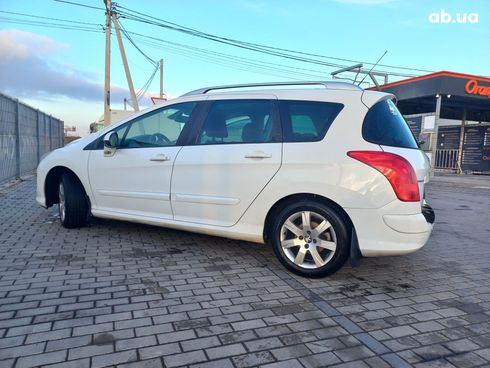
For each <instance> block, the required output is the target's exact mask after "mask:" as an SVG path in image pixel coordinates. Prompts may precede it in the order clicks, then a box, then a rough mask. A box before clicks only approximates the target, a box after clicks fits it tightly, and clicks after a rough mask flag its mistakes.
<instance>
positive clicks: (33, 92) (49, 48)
mask: <svg viewBox="0 0 490 368" xmlns="http://www.w3.org/2000/svg"><path fill="white" fill-rule="evenodd" d="M68 47H69V46H68V45H66V44H63V43H60V42H58V41H56V40H53V39H51V38H48V37H46V36H42V35H38V34H35V33H31V32H24V31H20V30H17V29H7V30H0V55H2V57H1V58H0V88H1V89H2V91H3V92H6V93H7V94H10V95H12V96H14V97H18V98H26V97H27V98H30V99H36V98H37V99H40V100H52V99H56V98H59V97H67V98H72V99H79V100H83V101H100V100H102V96H103V86H102V83H99V81H95V80H93V79H92V78H91V77H93V76H94V75H95V74H94V73H91V72H87V71H83V70H79V69H77V68H75V67H73V66H69V65H66V64H60V63H58V62H56V61H55V60H54V56H55V55H56V53H57V52H59V51H60V50H63V49H67V48H68ZM128 95H129V93H128V91H127V89H125V88H122V87H118V86H112V88H111V96H112V97H113V99H114V100H115V101H122V99H123V98H124V97H126V96H128Z"/></svg>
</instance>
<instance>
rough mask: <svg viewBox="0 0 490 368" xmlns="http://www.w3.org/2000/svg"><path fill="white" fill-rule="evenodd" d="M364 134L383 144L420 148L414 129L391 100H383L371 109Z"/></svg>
mask: <svg viewBox="0 0 490 368" xmlns="http://www.w3.org/2000/svg"><path fill="white" fill-rule="evenodd" d="M362 136H363V137H364V139H365V140H366V141H368V142H371V143H375V144H379V145H382V146H394V147H403V148H418V145H417V142H416V141H415V138H414V137H413V134H412V131H411V130H410V128H409V127H408V124H407V123H406V121H405V119H404V118H403V116H402V114H401V113H400V111H398V109H397V108H396V106H395V104H394V103H393V101H391V100H383V101H380V102H378V103H377V104H375V105H374V106H373V107H371V108H370V109H369V111H368V112H367V114H366V117H365V118H364V123H363V125H362Z"/></svg>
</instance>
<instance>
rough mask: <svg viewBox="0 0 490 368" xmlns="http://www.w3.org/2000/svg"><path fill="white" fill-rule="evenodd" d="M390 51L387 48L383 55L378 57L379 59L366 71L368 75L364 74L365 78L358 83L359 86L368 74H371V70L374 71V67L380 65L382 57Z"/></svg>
mask: <svg viewBox="0 0 490 368" xmlns="http://www.w3.org/2000/svg"><path fill="white" fill-rule="evenodd" d="M387 53H388V50H386V51H385V52H384V53H383V55H381V57H380V58H379V59H378V61H377V62H376V63H375V64H374V65H373V67H372V68H371V69H370V70H369V71H368V72H367V73H366V75H365V76H364V78H362V79H361V81H360V82H359V83H358V84H357V85H358V86H360V85H361V83H362V82H364V79H366V77H367V76H368V75H370V74H371V72H372V71H373V69H374V68H375V67H376V65H378V63H379V62H380V61H381V59H382V58H383V57H384V56H385V55H386V54H387Z"/></svg>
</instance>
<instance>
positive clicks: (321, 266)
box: [271, 200, 350, 277]
mask: <svg viewBox="0 0 490 368" xmlns="http://www.w3.org/2000/svg"><path fill="white" fill-rule="evenodd" d="M271 243H272V248H273V250H274V253H275V254H276V256H277V258H278V259H279V261H281V263H282V264H283V265H284V266H285V267H286V268H287V269H288V270H290V271H292V272H294V273H296V274H298V275H301V276H306V277H324V276H328V275H331V274H333V273H334V272H336V271H337V270H338V269H339V268H341V267H342V266H343V265H344V263H345V262H346V261H347V258H348V257H349V249H350V247H349V243H350V225H349V224H348V222H347V221H346V220H345V219H344V218H343V216H342V215H341V214H340V213H339V212H338V210H336V209H335V208H334V207H331V206H328V205H327V204H324V203H319V202H315V201H306V200H305V201H301V202H297V203H292V204H289V205H287V206H285V207H283V208H282V209H281V210H279V211H278V213H277V214H276V217H275V220H274V222H273V224H272V229H271Z"/></svg>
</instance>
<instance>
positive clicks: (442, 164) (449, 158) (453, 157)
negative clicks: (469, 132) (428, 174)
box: [434, 149, 459, 170]
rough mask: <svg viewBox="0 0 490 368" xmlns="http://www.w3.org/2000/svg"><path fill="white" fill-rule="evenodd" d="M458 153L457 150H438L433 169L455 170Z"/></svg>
mask: <svg viewBox="0 0 490 368" xmlns="http://www.w3.org/2000/svg"><path fill="white" fill-rule="evenodd" d="M458 151H459V150H457V149H438V150H437V151H436V160H435V162H434V168H435V169H451V170H456V169H457V168H458Z"/></svg>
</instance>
